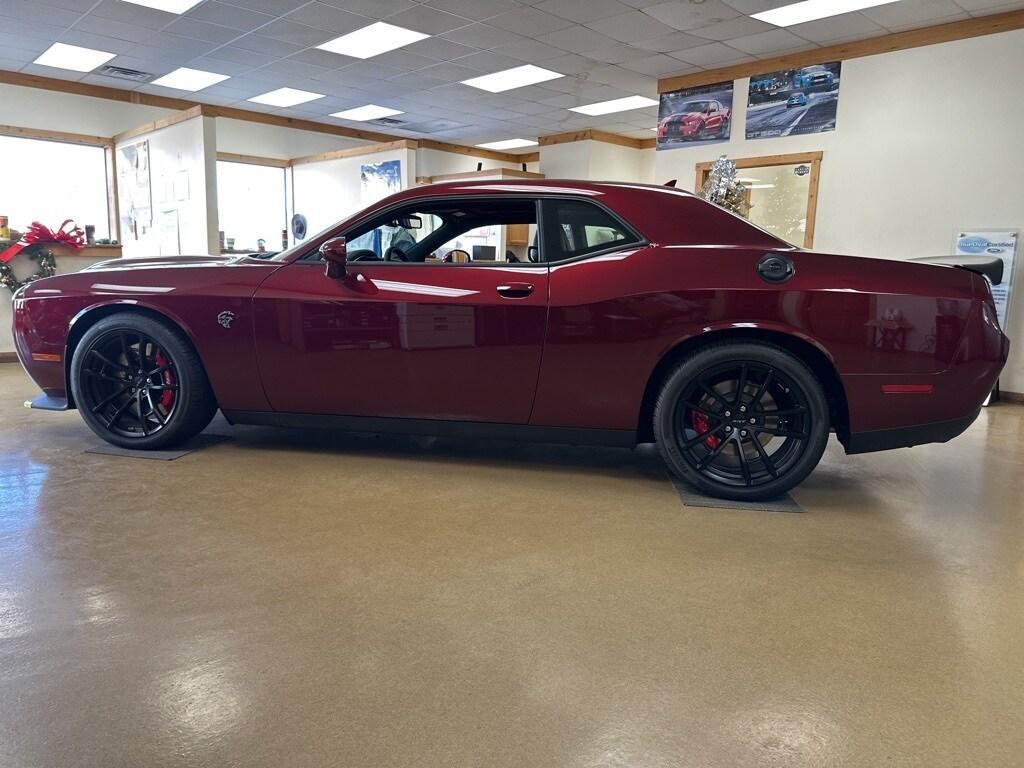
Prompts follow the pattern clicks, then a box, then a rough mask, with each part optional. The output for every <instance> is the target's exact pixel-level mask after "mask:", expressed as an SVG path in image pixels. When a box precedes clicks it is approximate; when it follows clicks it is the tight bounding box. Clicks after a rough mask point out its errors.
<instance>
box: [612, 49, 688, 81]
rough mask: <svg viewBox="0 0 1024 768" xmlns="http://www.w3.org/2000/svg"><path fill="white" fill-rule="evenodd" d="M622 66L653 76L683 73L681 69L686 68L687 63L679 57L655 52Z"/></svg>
mask: <svg viewBox="0 0 1024 768" xmlns="http://www.w3.org/2000/svg"><path fill="white" fill-rule="evenodd" d="M622 66H623V67H624V68H626V69H630V70H632V71H634V72H640V73H641V74H644V75H651V76H652V77H665V76H667V75H679V74H683V72H682V71H681V70H684V69H685V68H686V65H685V64H682V63H681V62H680V61H679V59H674V58H672V57H671V56H666V55H665V54H664V53H655V54H654V55H652V56H647V57H645V58H643V59H637V60H636V61H628V62H626V63H625V64H623V65H622Z"/></svg>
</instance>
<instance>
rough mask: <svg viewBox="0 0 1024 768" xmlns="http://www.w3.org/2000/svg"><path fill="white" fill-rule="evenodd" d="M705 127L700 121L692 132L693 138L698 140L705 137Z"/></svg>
mask: <svg viewBox="0 0 1024 768" xmlns="http://www.w3.org/2000/svg"><path fill="white" fill-rule="evenodd" d="M706 129H707V125H705V124H704V123H701V124H700V125H699V126H698V127H697V131H696V132H695V133H694V134H693V138H694V140H695V141H700V140H701V139H703V138H705V131H706Z"/></svg>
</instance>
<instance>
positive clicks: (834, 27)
mask: <svg viewBox="0 0 1024 768" xmlns="http://www.w3.org/2000/svg"><path fill="white" fill-rule="evenodd" d="M789 31H790V32H792V33H793V34H794V35H796V36H797V37H802V38H803V39H804V40H810V41H811V42H814V43H832V42H835V41H836V40H850V39H853V38H857V37H874V36H876V35H884V34H885V28H884V27H881V26H879V25H878V24H875V22H873V21H871V19H869V18H868V17H867V16H864V15H863V14H860V13H844V14H842V15H840V16H831V17H829V18H827V19H818V20H816V21H808V22H806V23H804V24H794V25H793V26H791V27H789Z"/></svg>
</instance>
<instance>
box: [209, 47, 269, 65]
mask: <svg viewBox="0 0 1024 768" xmlns="http://www.w3.org/2000/svg"><path fill="white" fill-rule="evenodd" d="M206 58H209V59H214V60H224V61H230V62H233V63H235V64H246V65H248V66H250V67H258V66H260V65H261V64H266V63H267V60H268V58H272V57H267V56H266V55H264V54H262V53H260V52H259V51H250V50H248V49H245V48H236V47H235V46H233V45H225V46H224V47H222V48H216V49H214V50H212V51H210V52H209V53H208V54H206Z"/></svg>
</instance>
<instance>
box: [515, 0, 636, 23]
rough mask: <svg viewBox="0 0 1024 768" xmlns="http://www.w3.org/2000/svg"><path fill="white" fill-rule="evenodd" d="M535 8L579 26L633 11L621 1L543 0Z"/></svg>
mask: <svg viewBox="0 0 1024 768" xmlns="http://www.w3.org/2000/svg"><path fill="white" fill-rule="evenodd" d="M535 7H536V8H539V9H540V10H542V11H544V12H545V13H553V14H554V15H555V16H561V17H562V18H565V19H569V20H570V21H575V22H576V23H578V24H586V23H587V22H589V21H597V20H598V19H603V18H606V17H608V16H618V15H620V14H623V13H627V12H628V11H630V10H632V9H631V7H630V6H628V5H626V4H625V3H621V2H619V0H543V2H540V3H536V4H535Z"/></svg>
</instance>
